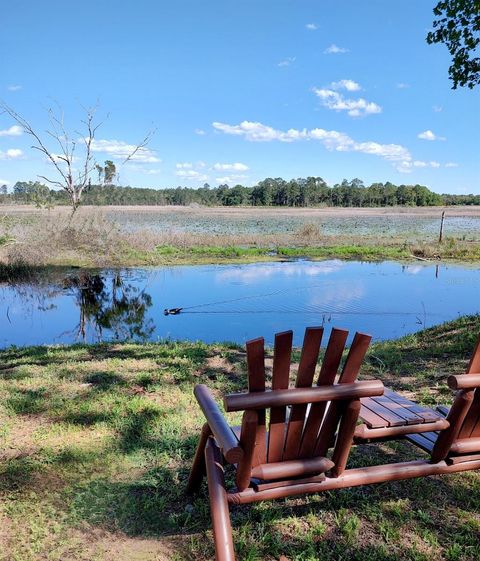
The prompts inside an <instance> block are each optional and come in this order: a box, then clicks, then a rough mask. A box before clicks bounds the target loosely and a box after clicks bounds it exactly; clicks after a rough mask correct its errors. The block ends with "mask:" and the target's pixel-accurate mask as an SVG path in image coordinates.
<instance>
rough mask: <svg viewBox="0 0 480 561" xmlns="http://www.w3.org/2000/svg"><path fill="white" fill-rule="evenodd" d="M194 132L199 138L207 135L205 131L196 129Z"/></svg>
mask: <svg viewBox="0 0 480 561" xmlns="http://www.w3.org/2000/svg"><path fill="white" fill-rule="evenodd" d="M194 132H195V134H198V136H205V135H206V134H207V133H206V132H205V131H204V130H203V129H195V131H194Z"/></svg>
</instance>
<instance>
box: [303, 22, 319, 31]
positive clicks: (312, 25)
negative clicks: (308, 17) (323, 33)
mask: <svg viewBox="0 0 480 561" xmlns="http://www.w3.org/2000/svg"><path fill="white" fill-rule="evenodd" d="M305 27H306V28H307V29H308V30H309V31H316V30H317V29H318V25H317V24H316V23H307V25H306V26H305Z"/></svg>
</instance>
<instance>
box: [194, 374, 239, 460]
mask: <svg viewBox="0 0 480 561" xmlns="http://www.w3.org/2000/svg"><path fill="white" fill-rule="evenodd" d="M193 392H194V394H195V397H196V398H197V401H198V404H199V405H200V407H201V409H202V411H203V414H204V415H205V418H206V419H207V422H208V425H209V426H210V429H211V431H212V433H213V435H214V436H215V439H216V441H217V444H218V445H219V446H220V448H221V449H222V454H223V456H224V458H225V459H226V460H227V462H228V463H230V464H236V463H237V462H239V461H240V460H241V459H242V456H243V451H242V448H241V447H240V445H239V442H238V439H237V437H236V436H235V435H234V434H233V431H232V429H231V428H230V426H229V425H228V423H227V421H226V420H225V417H224V416H223V415H222V412H221V411H220V408H219V407H218V405H217V402H216V401H215V400H214V399H213V395H212V393H211V392H210V390H209V389H208V387H207V386H205V385H204V384H199V385H198V386H195V389H194V390H193Z"/></svg>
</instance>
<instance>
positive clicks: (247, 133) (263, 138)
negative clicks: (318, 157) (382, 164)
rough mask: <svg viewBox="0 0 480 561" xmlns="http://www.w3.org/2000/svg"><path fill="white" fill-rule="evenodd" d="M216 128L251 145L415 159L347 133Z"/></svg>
mask: <svg viewBox="0 0 480 561" xmlns="http://www.w3.org/2000/svg"><path fill="white" fill-rule="evenodd" d="M213 127H214V128H215V129H216V130H217V131H220V132H223V133H224V134H229V135H233V136H242V137H244V138H245V140H248V141H250V142H271V141H274V140H276V141H279V142H296V141H300V140H317V141H319V142H321V143H322V144H323V145H324V146H325V148H326V149H327V150H331V151H336V152H361V153H364V154H372V155H375V156H379V157H381V158H384V159H386V160H388V161H391V162H397V163H400V162H404V161H408V162H410V161H411V160H412V156H411V154H410V152H409V151H408V149H407V148H405V147H404V146H401V145H399V144H380V143H378V142H373V141H369V142H357V141H355V140H353V139H352V138H351V137H350V136H348V134H346V133H343V132H339V131H334V130H325V129H320V128H316V129H311V130H308V129H302V130H298V129H289V130H287V131H282V130H278V129H274V128H273V127H269V126H267V125H264V124H262V123H258V122H252V121H243V122H241V123H240V124H239V125H229V124H226V123H219V122H214V123H213Z"/></svg>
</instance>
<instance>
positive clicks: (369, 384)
mask: <svg viewBox="0 0 480 561" xmlns="http://www.w3.org/2000/svg"><path fill="white" fill-rule="evenodd" d="M383 391H384V387H383V384H382V382H380V380H367V381H364V382H351V383H345V384H334V385H331V386H315V387H313V388H312V387H310V388H289V389H286V390H269V391H264V392H250V393H234V394H229V395H227V396H225V398H224V400H223V403H224V407H225V411H228V412H230V411H245V410H248V409H268V408H270V407H283V406H285V405H301V404H306V403H318V402H320V401H342V400H350V399H360V398H361V397H374V396H377V395H383Z"/></svg>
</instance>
